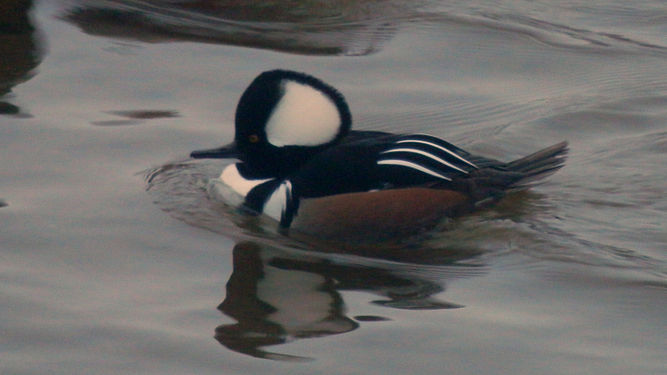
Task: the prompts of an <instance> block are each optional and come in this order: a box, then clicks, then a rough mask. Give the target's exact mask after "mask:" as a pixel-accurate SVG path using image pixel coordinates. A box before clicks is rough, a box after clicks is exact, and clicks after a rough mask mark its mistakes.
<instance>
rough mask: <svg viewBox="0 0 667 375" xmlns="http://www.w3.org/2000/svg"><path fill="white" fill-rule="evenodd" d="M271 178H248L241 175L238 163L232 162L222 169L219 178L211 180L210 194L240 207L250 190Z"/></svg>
mask: <svg viewBox="0 0 667 375" xmlns="http://www.w3.org/2000/svg"><path fill="white" fill-rule="evenodd" d="M269 180H270V178H265V179H257V180H252V179H247V178H245V177H243V176H241V174H240V173H239V170H238V168H237V166H236V164H231V165H228V166H227V167H225V169H223V170H222V174H220V179H219V180H214V181H211V185H210V186H209V189H208V190H209V194H211V195H212V196H213V197H214V198H215V199H217V200H221V201H222V202H224V203H226V204H228V205H230V206H233V207H238V206H240V205H241V204H243V202H244V201H245V197H246V195H248V193H249V192H250V190H252V189H253V188H254V187H255V186H257V185H260V184H262V183H264V182H266V181H269Z"/></svg>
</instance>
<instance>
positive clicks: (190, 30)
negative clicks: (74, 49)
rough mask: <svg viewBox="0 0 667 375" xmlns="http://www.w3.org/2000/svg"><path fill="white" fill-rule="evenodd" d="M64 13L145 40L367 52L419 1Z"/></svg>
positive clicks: (209, 4)
mask: <svg viewBox="0 0 667 375" xmlns="http://www.w3.org/2000/svg"><path fill="white" fill-rule="evenodd" d="M74 4H75V5H74V6H73V7H72V8H71V9H70V10H69V11H67V14H65V15H64V17H63V18H64V19H65V20H68V21H69V22H72V23H74V24H76V25H77V26H79V27H80V28H81V29H82V30H83V31H84V32H86V33H89V34H93V35H104V36H111V37H115V38H123V39H131V40H138V41H144V42H168V41H193V42H203V43H218V44H229V45H238V46H245V47H253V48H265V49H272V50H278V51H283V52H290V53H298V54H308V55H366V54H370V53H373V52H376V51H378V50H379V49H380V48H381V46H382V44H383V42H384V41H386V40H388V39H389V38H391V37H392V36H393V34H394V33H395V30H396V26H397V24H398V23H399V22H402V21H400V20H405V19H407V18H408V17H406V16H407V15H409V14H410V13H414V12H415V9H416V8H417V5H416V3H415V2H405V1H397V0H368V1H344V0H334V1H328V0H315V1H306V0H302V1H282V0H281V1H261V2H243V1H229V0H198V1H197V0H153V1H136V0H135V1H133V0H105V1H101V0H98V1H95V0H77V1H76V2H75V3H74Z"/></svg>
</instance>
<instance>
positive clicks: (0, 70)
mask: <svg viewBox="0 0 667 375" xmlns="http://www.w3.org/2000/svg"><path fill="white" fill-rule="evenodd" d="M31 7H32V1H30V0H4V1H0V115H3V114H4V115H8V114H11V115H16V114H20V113H21V109H20V108H19V107H18V106H16V105H14V104H11V103H10V102H8V101H5V99H6V98H7V97H8V96H9V95H10V94H11V91H12V88H13V87H14V86H16V85H18V84H20V83H22V82H25V81H27V80H28V79H30V78H31V77H32V75H33V74H32V73H33V72H34V69H35V68H36V67H37V65H39V63H40V61H41V50H40V48H39V43H38V37H37V35H36V32H35V27H34V26H33V25H32V23H31V22H30V17H29V14H28V13H29V11H30V9H31Z"/></svg>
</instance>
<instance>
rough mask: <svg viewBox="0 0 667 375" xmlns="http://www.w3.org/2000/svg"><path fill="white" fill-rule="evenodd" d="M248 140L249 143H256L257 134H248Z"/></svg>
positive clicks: (257, 139) (257, 140)
mask: <svg viewBox="0 0 667 375" xmlns="http://www.w3.org/2000/svg"><path fill="white" fill-rule="evenodd" d="M248 142H250V143H257V142H259V136H258V135H257V134H250V135H249V136H248Z"/></svg>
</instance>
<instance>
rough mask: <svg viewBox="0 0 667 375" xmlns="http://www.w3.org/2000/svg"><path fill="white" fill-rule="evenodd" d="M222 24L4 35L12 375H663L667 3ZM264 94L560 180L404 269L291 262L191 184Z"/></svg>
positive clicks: (141, 6) (270, 17) (266, 237)
mask: <svg viewBox="0 0 667 375" xmlns="http://www.w3.org/2000/svg"><path fill="white" fill-rule="evenodd" d="M6 3H7V4H9V3H12V4H13V3H21V2H19V1H16V2H6ZM236 3H237V2H229V3H227V2H212V1H210V2H209V1H203V2H188V1H183V2H176V1H152V2H142V1H129V0H127V1H111V0H109V1H101V0H100V1H78V0H77V1H55V2H47V1H42V2H37V3H36V4H33V11H32V13H31V18H30V19H29V20H28V19H26V18H23V17H20V16H18V15H16V16H14V15H12V16H11V17H2V18H3V19H2V22H3V25H5V27H3V28H2V30H3V33H2V34H1V35H0V56H3V57H2V58H1V59H0V95H1V96H0V112H2V113H3V114H2V115H0V160H1V161H2V163H0V176H2V178H1V179H0V223H1V225H0V251H1V252H0V278H2V286H1V287H0V298H1V300H2V302H3V303H2V304H0V314H1V316H2V320H1V322H0V330H1V331H2V335H0V352H1V358H2V359H1V360H0V372H1V373H3V374H45V373H49V374H82V373H96V374H118V373H140V374H153V373H155V374H158V373H159V374H183V373H196V374H219V373H224V374H249V373H269V372H271V373H278V374H282V373H285V374H287V373H289V374H294V373H304V374H306V373H325V374H357V373H367V374H375V373H378V374H379V373H388V372H389V373H398V372H418V373H423V374H436V373H437V374H441V373H454V374H479V373H487V374H565V373H568V374H569V373H581V374H660V373H665V360H664V354H665V349H666V347H665V343H664V337H665V333H666V332H665V331H666V330H665V327H666V326H667V325H666V324H665V316H667V311H666V310H667V305H666V304H665V303H664V301H665V291H666V286H667V283H666V280H667V257H666V255H665V248H667V246H666V245H667V231H666V230H665V224H664V223H665V222H667V205H666V203H665V198H664V197H665V195H666V193H667V189H666V188H665V186H667V184H666V183H665V175H666V173H665V172H667V171H666V170H665V168H664V160H665V159H664V158H665V154H666V151H667V127H666V125H667V110H666V108H667V75H666V74H665V72H667V38H665V35H667V8H665V7H664V4H662V2H661V1H646V2H640V3H638V4H629V3H627V2H620V1H611V0H605V1H602V0H599V1H594V2H590V1H588V2H577V1H569V2H558V3H557V4H556V3H555V2H546V1H540V2H534V1H530V2H528V1H474V2H470V1H466V2H453V1H447V2H445V1H421V2H400V1H390V0H385V1H379V0H376V1H366V2H293V3H290V5H291V6H290V7H285V6H284V5H281V4H283V3H282V2H281V4H277V3H272V2H263V3H261V4H259V5H256V4H255V5H246V6H241V5H238V4H236ZM28 5H30V4H28ZM3 6H4V5H3ZM285 9H289V10H285ZM7 12H8V11H7V10H6V9H4V8H0V14H3V15H7V14H10V13H7ZM5 18H7V19H5ZM277 67H282V68H290V69H295V70H302V71H306V72H309V73H311V74H314V75H316V76H319V77H322V78H323V79H324V80H326V81H328V82H330V83H331V84H333V85H335V86H336V87H338V88H339V89H340V90H341V91H342V92H343V93H344V94H345V95H346V97H347V99H348V102H349V103H350V107H351V110H352V113H353V116H354V119H355V124H354V126H355V127H356V128H358V129H378V130H385V131H394V132H428V133H431V134H434V135H438V136H442V137H445V138H447V139H448V140H450V141H452V142H454V143H456V144H459V145H462V146H464V147H466V148H468V149H470V150H471V151H476V152H478V153H481V154H484V155H488V156H491V157H496V158H499V159H503V160H510V159H512V158H515V157H518V156H521V155H524V154H527V153H529V152H531V151H534V150H537V149H539V148H541V147H544V146H547V145H550V144H552V143H556V142H558V141H561V140H564V139H565V140H568V141H569V142H570V147H571V153H570V158H569V160H568V163H567V165H566V166H565V168H563V169H562V170H561V171H559V172H558V173H557V174H555V175H554V176H552V177H551V178H550V179H549V181H548V182H547V183H546V184H544V185H541V186H540V187H538V188H535V189H533V190H532V191H530V192H526V193H522V194H518V195H514V196H511V197H508V199H506V200H504V201H503V202H501V204H499V205H498V206H497V207H494V208H493V209H490V210H486V211H484V212H480V213H477V214H475V215H471V216H468V217H465V218H462V219H460V220H456V221H453V222H451V223H448V224H447V225H446V228H445V230H444V231H443V232H441V233H435V234H434V235H433V236H432V238H430V239H428V241H426V242H425V243H423V244H420V246H412V247H410V248H409V249H401V248H398V249H396V248H382V247H380V248H370V249H368V248H364V249H362V248H358V247H355V246H354V245H351V246H348V247H346V248H345V249H339V248H337V249H332V248H330V247H326V246H321V245H318V246H312V245H308V244H305V243H303V242H299V241H295V240H293V239H289V238H284V237H281V236H279V235H276V234H275V233H273V232H272V231H271V230H270V228H269V227H268V226H267V223H263V222H261V221H260V222H258V221H256V220H252V219H248V218H244V217H240V216H238V215H237V214H235V213H233V212H229V211H228V210H226V209H225V208H224V207H221V206H220V205H216V204H214V203H213V202H211V201H210V200H209V199H208V196H207V195H206V191H205V188H206V185H207V183H208V180H209V179H211V178H213V177H215V176H216V175H217V174H218V173H219V171H220V170H221V168H222V167H223V165H224V162H222V161H197V162H195V161H190V160H188V159H187V155H188V153H189V152H190V151H191V150H194V149H200V148H205V147H213V146H217V145H220V144H224V143H226V142H228V141H229V140H230V139H231V138H232V136H233V113H234V107H235V105H236V101H237V100H238V97H239V95H240V93H241V92H242V91H243V89H244V88H245V87H246V85H247V84H248V83H249V81H250V80H251V79H252V78H253V77H254V76H255V75H256V74H258V73H259V72H261V71H263V70H267V69H272V68H277Z"/></svg>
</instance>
